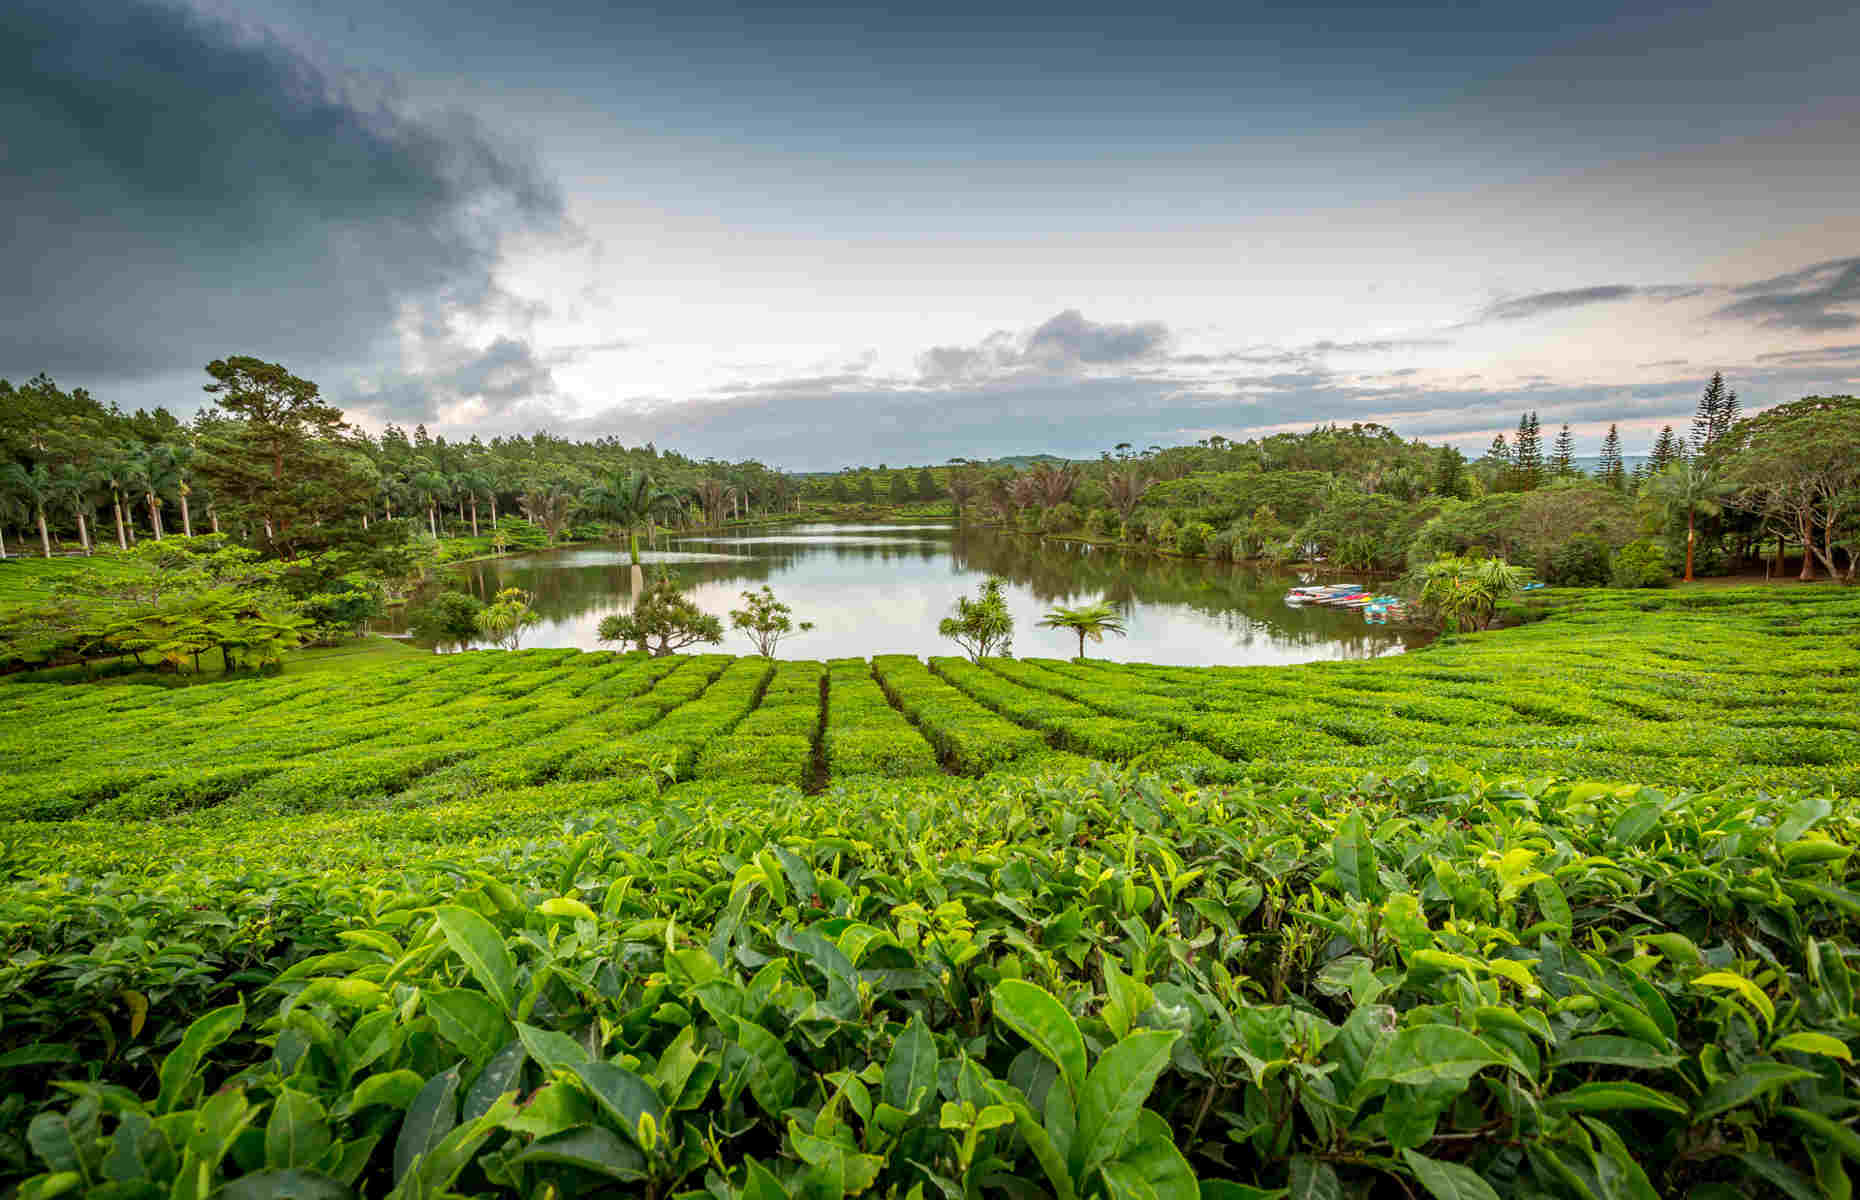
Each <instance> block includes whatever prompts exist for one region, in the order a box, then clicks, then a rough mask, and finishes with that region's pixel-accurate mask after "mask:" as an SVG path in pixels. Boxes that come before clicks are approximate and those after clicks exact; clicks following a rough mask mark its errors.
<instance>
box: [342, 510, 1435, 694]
mask: <svg viewBox="0 0 1860 1200" xmlns="http://www.w3.org/2000/svg"><path fill="white" fill-rule="evenodd" d="M660 547H661V548H659V549H656V550H650V551H649V550H647V549H645V548H643V547H642V549H641V552H640V560H641V565H642V566H643V567H644V568H645V570H644V571H643V572H641V576H642V578H644V577H645V576H646V575H649V574H650V572H651V571H652V570H653V569H654V567H655V566H660V565H662V566H664V567H665V568H666V569H668V570H670V571H671V572H672V573H673V574H674V575H675V576H677V577H678V578H679V579H680V581H681V582H682V583H683V585H684V586H685V587H686V588H687V589H689V590H690V592H691V594H692V596H693V599H694V600H695V601H696V602H697V603H698V605H699V607H701V608H703V609H704V610H705V611H706V612H712V613H716V614H718V615H719V616H724V617H725V620H726V625H727V615H726V614H727V613H728V611H729V609H730V608H732V607H736V606H737V605H738V604H739V595H738V594H739V593H740V592H742V591H744V590H748V589H753V588H759V587H761V586H762V585H763V584H768V585H769V586H770V587H772V588H773V589H774V590H775V593H776V595H777V596H778V597H779V598H780V599H781V600H782V601H783V602H785V603H787V604H789V605H790V606H792V607H793V609H794V613H795V618H796V620H797V621H800V620H809V621H814V622H815V623H816V625H817V626H818V629H817V630H816V631H815V632H814V633H811V634H808V635H806V636H800V637H795V638H793V639H791V640H790V641H787V642H784V643H783V646H782V650H783V653H782V657H784V658H811V659H825V658H838V657H869V656H870V655H872V654H885V653H903V654H917V655H920V656H926V655H941V654H953V653H956V652H957V651H956V648H955V646H954V645H953V643H951V642H948V641H946V640H944V639H941V638H939V637H938V636H937V635H936V623H937V621H938V620H939V619H940V618H942V617H943V616H946V615H948V613H949V612H950V610H951V608H952V607H953V605H954V603H955V599H956V597H957V596H959V595H963V594H969V595H972V594H973V593H974V590H975V587H976V585H977V584H979V583H980V581H981V580H982V579H984V578H986V577H988V576H990V575H995V576H999V577H1001V578H1002V579H1004V580H1005V581H1006V582H1007V584H1008V594H1009V603H1010V606H1011V607H1012V609H1013V612H1014V618H1015V629H1016V634H1015V642H1014V647H1013V649H1014V653H1015V654H1016V655H1017V656H1020V657H1028V658H1033V657H1050V658H1066V657H1070V656H1071V655H1072V654H1074V653H1076V651H1077V642H1076V640H1074V639H1073V637H1072V635H1071V634H1066V633H1061V632H1058V631H1050V630H1041V629H1037V628H1036V627H1035V622H1036V621H1037V620H1038V619H1039V618H1040V616H1041V615H1042V614H1044V613H1045V612H1046V611H1047V610H1049V609H1051V608H1052V607H1054V606H1055V605H1074V604H1082V603H1089V602H1091V601H1095V600H1099V599H1105V600H1109V601H1110V602H1111V603H1112V604H1114V605H1116V606H1117V607H1118V608H1119V610H1120V611H1122V612H1123V613H1124V614H1125V618H1126V621H1127V622H1128V624H1129V626H1130V635H1129V637H1128V638H1125V639H1117V638H1111V639H1107V641H1106V642H1105V643H1104V644H1103V645H1097V644H1094V645H1092V646H1091V647H1090V648H1089V653H1090V655H1091V657H1094V658H1105V659H1110V660H1113V661H1124V662H1153V663H1162V664H1169V665H1187V666H1200V665H1242V666H1244V665H1289V664H1292V663H1299V662H1314V661H1322V660H1330V659H1364V658H1373V657H1379V656H1381V655H1384V654H1391V653H1400V652H1402V651H1403V650H1405V649H1408V648H1411V647H1413V646H1417V645H1420V644H1423V643H1424V642H1425V641H1427V640H1428V639H1427V637H1426V635H1424V634H1420V633H1418V632H1410V631H1406V630H1403V629H1401V628H1399V627H1391V626H1371V625H1367V624H1365V623H1364V621H1363V619H1362V616H1361V614H1360V613H1357V612H1353V611H1347V610H1336V609H1328V608H1289V607H1287V606H1286V605H1285V603H1284V595H1285V592H1286V590H1287V589H1288V588H1290V587H1293V586H1295V585H1296V584H1298V583H1299V582H1301V579H1302V578H1304V576H1305V575H1306V574H1308V573H1307V572H1300V571H1295V570H1283V569H1276V568H1272V567H1268V566H1263V565H1260V564H1245V563H1240V564H1236V563H1216V562H1211V561H1208V560H1205V559H1178V558H1171V557H1166V556H1160V555H1154V554H1150V553H1147V552H1144V551H1131V550H1124V549H1119V548H1115V547H1106V546H1099V545H1094V544H1092V543H1088V542H1078V541H1072V540H1065V539H1046V538H1038V539H1036V538H1032V537H1029V536H1028V535H1025V534H1022V533H1018V532H1011V531H1007V530H999V529H991V528H988V527H981V526H953V525H951V524H950V523H949V522H947V521H946V520H945V521H936V520H930V521H926V522H924V523H921V524H885V525H857V524H846V523H820V524H815V525H779V526H769V527H764V528H763V529H760V530H758V529H756V528H749V529H743V528H740V527H738V528H733V529H731V530H729V531H728V532H724V531H719V532H717V533H716V534H712V535H706V534H704V533H701V532H699V533H684V534H680V535H678V536H676V537H672V538H669V539H666V540H664V541H662V542H661V543H660ZM447 586H450V587H455V588H458V589H459V590H461V591H466V592H469V593H471V594H473V595H475V596H477V597H478V598H480V599H488V598H489V597H491V596H493V595H495V594H496V593H497V591H498V590H499V589H500V588H505V587H522V588H525V589H527V590H529V591H530V592H532V593H534V595H535V601H534V603H535V605H536V608H537V611H538V612H540V613H541V614H542V615H543V618H544V620H543V623H542V624H541V625H539V626H537V627H536V629H535V630H534V631H533V632H532V634H531V635H530V636H529V637H527V638H525V640H524V646H525V647H526V648H538V649H541V648H551V647H579V648H581V649H585V650H595V649H603V648H607V647H603V646H601V644H600V643H599V642H598V641H597V640H596V639H595V637H594V630H595V627H596V626H597V625H598V624H599V622H600V618H601V617H603V616H605V615H606V614H608V613H611V612H617V611H625V610H626V609H627V608H628V607H630V606H631V604H632V602H633V597H634V595H635V594H636V585H635V581H634V579H633V570H632V566H631V559H630V557H629V555H628V553H627V549H626V547H625V546H623V545H619V544H614V545H591V546H574V547H567V548H564V549H561V550H547V551H538V552H534V553H529V554H523V555H518V556H511V557H505V558H495V559H483V560H478V561H475V562H470V563H463V564H459V565H458V566H456V567H451V568H447V569H445V570H443V571H442V572H441V573H440V575H439V578H438V579H437V580H436V581H435V583H434V584H433V585H429V589H428V591H431V590H435V589H436V588H439V587H447ZM405 619H406V618H405V615H404V612H402V613H396V614H395V615H394V616H393V617H392V618H390V619H389V620H387V621H385V622H381V623H379V625H378V629H379V631H380V632H386V633H402V632H405ZM704 649H707V650H715V651H717V652H722V653H735V654H740V653H745V652H747V651H748V644H747V640H746V639H744V638H743V637H741V636H734V637H733V636H729V635H726V637H725V639H724V642H723V644H722V645H719V646H715V647H704Z"/></svg>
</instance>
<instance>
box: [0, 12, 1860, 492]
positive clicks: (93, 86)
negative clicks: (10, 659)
mask: <svg viewBox="0 0 1860 1200" xmlns="http://www.w3.org/2000/svg"><path fill="white" fill-rule="evenodd" d="M883 8H893V9H896V10H898V11H895V12H887V11H882V9H883ZM1855 45H1860V8H1857V7H1855V6H1854V5H1852V4H1851V3H1840V2H1826V3H1820V2H1818V3H1795V2H1793V0H1777V2H1773V3H1766V4H1763V5H1753V4H1750V3H1748V2H1747V0H1739V2H1737V3H1725V4H1687V5H1667V4H1661V5H1653V4H1626V5H1623V4H1596V3H1590V2H1589V0H1569V2H1567V3H1563V4H1560V5H1523V4H1518V3H1515V2H1511V0H1505V2H1502V3H1497V2H1495V3H1478V2H1471V3H1457V4H1439V5H1412V6H1396V5H1385V4H1333V3H1324V2H1315V3H1290V2H1274V3H1251V2H1247V0H1228V2H1225V3H1207V4H1197V3H1174V2H1171V0H1159V2H1158V3H1152V4H1149V5H1141V6H1133V5H1126V4H1118V5H1108V4H1102V3H1093V2H1091V0H1082V2H1077V3H1071V4H1066V5H1057V4H1001V3H998V2H997V3H991V4H979V3H973V2H971V0H950V2H948V3H939V4H936V5H895V6H873V5H869V4H857V5H845V6H833V5H779V4H772V3H759V4H743V5H736V4H720V3H711V2H709V0H685V2H681V3H678V4H667V5H663V6H637V5H621V4H614V3H610V2H605V0H540V2H537V3H530V4H525V5H512V4H509V3H505V2H501V0H397V2H396V3H394V4H382V3H380V0H367V2H365V3H364V2H362V0H245V2H243V3H237V4H233V3H226V2H224V0H114V2H101V0H11V2H10V3H9V4H7V5H5V6H0V222H3V223H4V224H3V227H4V228H5V229H7V230H8V234H7V236H6V237H4V238H0V311H3V312H4V313H5V314H6V318H5V320H4V321H0V378H9V379H12V380H14V381H15V382H20V381H23V380H25V379H27V378H30V377H31V376H33V375H35V374H37V373H39V372H45V373H48V374H50V375H51V376H52V377H53V378H54V379H55V380H56V381H57V382H58V383H60V384H61V385H63V386H65V387H84V388H87V389H89V390H90V391H91V393H92V394H93V395H95V396H97V397H98V398H99V399H102V400H104V401H106V402H109V401H114V402H116V403H118V404H120V405H121V406H123V407H124V408H125V409H133V408H137V407H148V406H153V405H157V404H159V405H165V406H167V407H168V408H170V409H172V410H175V411H177V412H180V413H184V414H185V413H189V412H192V411H193V410H194V409H195V408H197V407H198V406H199V405H200V404H201V403H202V402H203V401H204V400H205V399H206V397H205V396H204V395H203V394H202V393H201V391H200V388H201V386H202V385H203V384H204V383H205V382H207V380H206V377H205V375H204V373H203V371H202V369H201V368H202V367H203V366H204V365H205V364H206V363H207V362H208V361H209V360H211V359H214V358H219V357H224V356H226V355H231V354H250V355H256V356H258V357H260V358H264V359H268V360H271V361H276V362H282V363H283V364H285V365H286V366H287V367H289V368H290V369H291V370H292V371H294V372H295V373H297V374H299V375H302V376H305V377H307V378H310V379H314V380H316V381H317V382H318V384H319V385H320V386H321V387H322V389H323V392H324V394H325V395H326V396H327V397H329V398H330V399H331V400H333V401H334V402H335V403H338V404H340V405H341V406H343V407H344V409H345V410H346V411H347V412H348V413H349V415H350V417H351V419H352V420H354V421H355V422H356V423H357V424H359V425H361V426H362V427H363V428H366V429H369V430H371V431H377V430H379V429H381V428H382V427H383V426H384V425H385V424H387V423H389V422H396V423H399V424H401V425H403V426H407V427H411V426H412V425H413V424H415V423H416V422H423V423H424V424H425V425H426V426H427V428H428V429H429V430H431V431H433V432H435V433H443V434H445V435H446V436H448V437H469V436H472V435H474V434H476V435H478V436H480V437H484V438H487V439H488V438H490V437H492V436H496V435H500V434H509V433H518V432H530V431H534V430H539V429H546V430H549V431H551V432H553V433H556V434H560V435H564V436H575V437H594V436H615V437H618V438H620V439H621V440H622V441H624V442H626V443H628V444H636V443H643V442H646V441H652V442H654V443H655V444H657V445H658V446H660V447H661V448H668V449H677V450H679V451H681V452H683V453H686V454H690V455H692V456H694V457H710V456H715V457H719V458H728V459H740V458H752V457H753V458H758V459H761V460H762V461H764V462H767V463H770V464H772V465H775V466H779V467H784V468H789V469H797V470H827V469H833V468H835V467H839V466H843V465H849V464H856V463H877V462H888V463H890V464H892V465H904V464H912V465H915V464H921V463H926V462H941V461H944V460H945V459H947V458H949V457H952V456H955V455H969V456H977V457H991V456H995V455H1006V454H1026V453H1056V454H1064V455H1072V456H1094V455H1096V454H1097V453H1098V452H1099V451H1101V450H1103V449H1106V448H1109V447H1112V446H1114V445H1116V444H1117V443H1120V442H1128V443H1131V444H1133V445H1137V446H1147V445H1151V444H1162V445H1170V444H1178V443H1183V442H1189V441H1195V440H1199V439H1201V438H1205V437H1208V436H1211V435H1214V434H1219V435H1221V436H1224V437H1228V438H1243V437H1249V436H1256V435H1259V434H1262V433H1271V432H1278V431H1285V430H1293V431H1298V430H1304V429H1308V428H1310V427H1311V426H1312V425H1314V424H1317V423H1320V422H1333V421H1334V422H1340V423H1349V422H1354V421H1377V422H1380V423H1382V424H1385V425H1389V426H1391V427H1393V428H1395V429H1396V430H1397V431H1399V432H1400V433H1402V434H1404V435H1407V436H1418V437H1424V438H1427V439H1428V440H1430V441H1448V442H1453V443H1455V444H1458V445H1460V446H1462V447H1463V448H1465V449H1467V450H1468V451H1469V452H1473V453H1477V452H1478V451H1479V450H1481V449H1483V448H1484V446H1485V445H1486V444H1488V443H1489V442H1490V441H1491V438H1492V436H1493V434H1494V433H1496V432H1499V431H1502V430H1509V429H1513V428H1515V426H1516V424H1517V418H1518V415H1519V414H1520V413H1521V412H1522V411H1524V410H1526V409H1530V410H1534V411H1536V412H1537V413H1538V414H1539V419H1540V422H1541V424H1542V425H1543V426H1544V428H1545V429H1546V430H1550V429H1554V428H1556V427H1558V426H1559V425H1561V424H1562V423H1564V422H1568V423H1569V424H1570V425H1571V426H1572V427H1573V429H1574V431H1575V434H1576V440H1577V445H1578V448H1579V451H1580V452H1584V453H1593V452H1594V449H1595V448H1596V446H1597V445H1598V444H1599V442H1600V439H1601V436H1602V434H1603V433H1604V432H1605V431H1606V430H1607V428H1608V425H1609V424H1610V423H1619V425H1620V428H1621V431H1622V435H1623V440H1624V443H1625V446H1626V448H1627V449H1628V450H1629V451H1630V452H1637V451H1642V450H1644V449H1645V444H1647V443H1650V442H1651V441H1652V439H1653V437H1654V435H1655V434H1656V433H1657V432H1658V429H1659V427H1660V426H1661V425H1662V424H1664V423H1668V422H1673V423H1676V424H1679V425H1681V426H1683V425H1684V423H1685V422H1686V421H1687V420H1689V417H1690V414H1691V411H1692V409H1693V406H1694V404H1695V402H1696V399H1697V396H1698V394H1699V391H1700V390H1701V388H1702V387H1703V385H1704V383H1705V381H1706V379H1708V378H1709V376H1710V375H1711V373H1712V372H1713V371H1714V370H1721V371H1723V372H1724V374H1725V376H1726V379H1727V381H1728V383H1729V384H1730V386H1731V387H1733V388H1734V389H1736V390H1737V391H1738V392H1739V394H1740V397H1741V398H1742V401H1743V403H1744V406H1745V408H1746V410H1747V411H1748V410H1752V409H1758V408H1761V407H1764V406H1766V405H1770V404H1776V403H1781V402H1783V401H1787V400H1791V399H1795V398H1797V397H1799V396H1802V395H1808V394H1816V393H1831V392H1833V393H1853V392H1860V204H1857V203H1856V202H1855V197H1856V196H1860V72H1855V71H1854V70H1853V66H1852V56H1851V51H1852V47H1854V46H1855Z"/></svg>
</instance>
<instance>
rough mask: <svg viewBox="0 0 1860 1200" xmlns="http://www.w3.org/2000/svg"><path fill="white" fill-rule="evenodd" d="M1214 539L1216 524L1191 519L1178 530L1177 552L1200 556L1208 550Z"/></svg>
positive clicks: (1176, 535)
mask: <svg viewBox="0 0 1860 1200" xmlns="http://www.w3.org/2000/svg"><path fill="white" fill-rule="evenodd" d="M1213 540H1214V526H1212V525H1210V524H1208V523H1207V522H1206V521H1190V522H1188V523H1187V524H1185V525H1183V526H1182V527H1181V528H1180V529H1178V530H1176V534H1175V552H1176V553H1177V554H1185V555H1188V556H1190V557H1194V558H1199V557H1201V556H1202V555H1204V554H1206V553H1207V552H1208V544H1209V543H1210V542H1212V541H1213Z"/></svg>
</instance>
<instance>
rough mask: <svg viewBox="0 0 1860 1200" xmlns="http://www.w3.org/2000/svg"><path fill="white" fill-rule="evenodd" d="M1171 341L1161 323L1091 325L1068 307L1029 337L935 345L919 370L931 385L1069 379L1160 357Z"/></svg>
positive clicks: (996, 337)
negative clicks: (1041, 375)
mask: <svg viewBox="0 0 1860 1200" xmlns="http://www.w3.org/2000/svg"><path fill="white" fill-rule="evenodd" d="M1168 341H1169V329H1168V326H1166V325H1164V324H1163V323H1162V322H1161V321H1140V322H1136V323H1134V324H1128V325H1120V324H1116V323H1105V322H1099V321H1090V320H1087V319H1086V318H1085V316H1084V314H1082V313H1080V312H1079V310H1078V309H1076V308H1069V309H1067V310H1066V311H1064V312H1062V313H1059V314H1058V315H1057V316H1054V317H1051V318H1049V319H1047V320H1046V321H1045V322H1043V323H1042V324H1041V325H1040V326H1039V327H1038V328H1036V329H1034V330H1033V331H1032V332H1030V333H1028V334H1026V335H1025V336H1020V337H1016V336H1015V335H1013V334H1010V333H1007V332H1005V331H997V332H995V333H991V334H989V335H988V336H987V337H985V338H983V339H982V340H981V342H979V343H978V344H976V345H974V346H932V347H931V348H930V349H928V350H926V351H924V352H923V353H922V354H921V355H919V356H918V359H917V369H918V371H919V372H920V373H921V374H922V375H923V377H924V378H925V379H926V380H929V381H951V380H959V379H980V378H987V377H991V376H997V375H1006V374H1013V373H1017V372H1026V371H1036V372H1047V373H1056V374H1068V373H1072V372H1076V371H1079V370H1082V369H1085V368H1089V367H1105V366H1113V365H1123V364H1130V363H1136V362H1140V361H1142V360H1144V359H1146V358H1151V357H1153V356H1155V355H1157V354H1160V353H1161V352H1162V350H1163V349H1164V347H1165V346H1167V344H1168Z"/></svg>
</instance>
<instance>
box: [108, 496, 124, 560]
mask: <svg viewBox="0 0 1860 1200" xmlns="http://www.w3.org/2000/svg"><path fill="white" fill-rule="evenodd" d="M110 507H112V508H113V509H115V510H116V548H117V549H118V550H127V549H129V539H128V538H127V537H125V536H124V535H123V498H122V497H121V496H119V495H117V493H116V490H115V489H114V488H112V489H111V490H110Z"/></svg>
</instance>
